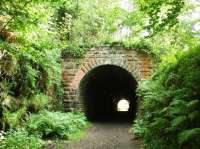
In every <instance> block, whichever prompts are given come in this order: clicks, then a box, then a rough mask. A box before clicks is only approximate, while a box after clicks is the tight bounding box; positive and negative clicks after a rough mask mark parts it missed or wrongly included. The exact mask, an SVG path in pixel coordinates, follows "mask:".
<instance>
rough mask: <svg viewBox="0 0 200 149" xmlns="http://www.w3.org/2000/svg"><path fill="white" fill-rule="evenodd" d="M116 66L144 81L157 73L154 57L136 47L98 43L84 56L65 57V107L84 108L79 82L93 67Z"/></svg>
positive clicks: (63, 75)
mask: <svg viewBox="0 0 200 149" xmlns="http://www.w3.org/2000/svg"><path fill="white" fill-rule="evenodd" d="M107 64H109V65H116V66H119V67H121V68H123V69H125V70H127V71H128V72H130V73H131V74H132V75H133V77H134V78H135V79H136V80H137V81H140V80H142V79H146V78H148V77H149V76H150V75H151V74H152V72H153V59H152V57H150V56H148V55H147V54H144V53H139V52H136V50H134V49H133V50H126V49H124V48H123V47H121V46H113V47H110V46H98V47H94V48H91V49H90V50H88V51H87V53H86V54H85V55H84V57H83V58H80V59H77V58H73V56H70V55H65V56H63V62H62V67H63V69H62V70H63V73H62V78H63V84H64V101H63V103H64V108H65V110H66V111H76V110H79V111H83V110H84V106H83V102H82V101H81V97H80V94H79V93H80V92H79V84H80V82H81V79H82V78H83V77H84V76H85V74H86V73H88V72H89V71H90V70H92V69H93V68H96V67H98V66H101V65H107Z"/></svg>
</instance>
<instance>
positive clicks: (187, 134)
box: [178, 128, 200, 145]
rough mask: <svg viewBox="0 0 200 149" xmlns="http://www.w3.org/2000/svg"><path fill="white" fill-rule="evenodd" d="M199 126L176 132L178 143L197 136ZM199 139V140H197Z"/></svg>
mask: <svg viewBox="0 0 200 149" xmlns="http://www.w3.org/2000/svg"><path fill="white" fill-rule="evenodd" d="M199 135H200V128H194V129H190V130H184V131H182V132H181V133H179V134H178V142H179V144H180V145H182V144H183V143H185V142H187V141H191V139H192V138H195V137H197V138H199ZM199 141H200V140H199Z"/></svg>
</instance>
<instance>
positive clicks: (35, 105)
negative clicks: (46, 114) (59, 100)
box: [27, 93, 52, 113]
mask: <svg viewBox="0 0 200 149" xmlns="http://www.w3.org/2000/svg"><path fill="white" fill-rule="evenodd" d="M51 100H52V99H51V98H50V97H48V96H46V95H44V94H41V93H40V94H36V95H35V96H33V97H31V99H29V100H28V104H27V106H28V111H29V112H32V113H36V112H39V111H40V110H43V109H51V108H52V105H51Z"/></svg>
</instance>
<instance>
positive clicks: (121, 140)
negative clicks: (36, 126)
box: [63, 123, 140, 149]
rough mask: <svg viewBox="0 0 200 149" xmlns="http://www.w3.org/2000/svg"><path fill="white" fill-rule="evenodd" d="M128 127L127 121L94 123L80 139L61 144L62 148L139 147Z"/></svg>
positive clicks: (107, 148)
mask: <svg viewBox="0 0 200 149" xmlns="http://www.w3.org/2000/svg"><path fill="white" fill-rule="evenodd" d="M130 127H131V125H130V124H127V123H94V124H93V127H92V128H90V129H89V130H88V131H87V132H86V136H85V137H84V138H83V139H82V140H80V141H77V142H74V143H71V144H68V145H67V144H66V145H63V149H139V148H140V147H139V144H138V143H137V141H135V140H134V139H133V136H132V135H131V134H130V133H129V129H130Z"/></svg>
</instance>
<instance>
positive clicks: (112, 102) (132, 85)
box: [80, 65, 137, 121]
mask: <svg viewBox="0 0 200 149" xmlns="http://www.w3.org/2000/svg"><path fill="white" fill-rule="evenodd" d="M136 88H137V81H136V80H135V79H134V77H133V76H132V75H131V74H130V73H129V72H128V71H127V70H125V69H123V68H121V67H119V66H115V65H102V66H99V67H96V68H94V69H92V70H91V71H89V72H88V73H87V74H86V75H85V76H84V78H83V79H82V80H81V82H80V97H81V98H82V100H83V103H84V106H85V113H86V116H87V118H88V120H90V121H104V120H106V121H110V120H117V121H118V120H119V121H132V120H133V119H134V116H135V113H136V105H137V104H136V101H137V96H136ZM121 99H126V100H127V101H128V103H129V108H128V111H123V112H122V111H118V110H117V105H118V102H119V101H120V100H121Z"/></svg>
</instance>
